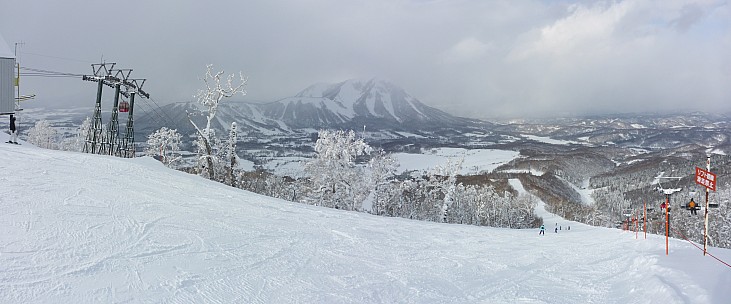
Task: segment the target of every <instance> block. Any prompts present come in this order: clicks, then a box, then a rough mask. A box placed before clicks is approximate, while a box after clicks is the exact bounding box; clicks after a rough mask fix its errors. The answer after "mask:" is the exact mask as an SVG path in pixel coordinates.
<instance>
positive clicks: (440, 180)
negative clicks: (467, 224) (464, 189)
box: [430, 158, 464, 222]
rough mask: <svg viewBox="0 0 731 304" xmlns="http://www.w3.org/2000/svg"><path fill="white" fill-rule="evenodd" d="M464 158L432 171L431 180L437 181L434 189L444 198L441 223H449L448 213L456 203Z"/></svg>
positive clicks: (449, 161) (448, 162)
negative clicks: (455, 193)
mask: <svg viewBox="0 0 731 304" xmlns="http://www.w3.org/2000/svg"><path fill="white" fill-rule="evenodd" d="M463 162H464V158H461V159H458V160H456V161H453V160H452V159H450V160H448V161H447V164H446V165H445V166H437V167H436V168H435V169H434V170H432V178H430V180H433V181H435V182H436V183H435V184H434V187H436V188H437V189H438V190H439V191H441V194H442V196H443V199H442V203H441V208H440V209H441V221H442V222H447V212H449V208H450V206H451V205H452V203H453V202H454V192H455V190H456V186H457V185H456V183H457V173H459V171H460V170H461V169H462V163H463Z"/></svg>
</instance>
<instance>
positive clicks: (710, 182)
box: [695, 167, 716, 191]
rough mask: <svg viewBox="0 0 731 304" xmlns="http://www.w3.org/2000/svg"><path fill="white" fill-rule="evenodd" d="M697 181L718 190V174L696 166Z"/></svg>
mask: <svg viewBox="0 0 731 304" xmlns="http://www.w3.org/2000/svg"><path fill="white" fill-rule="evenodd" d="M695 183H696V184H699V185H701V186H704V187H706V188H708V189H711V190H713V191H716V175H715V174H713V173H711V172H708V171H706V170H703V169H701V168H698V167H695Z"/></svg>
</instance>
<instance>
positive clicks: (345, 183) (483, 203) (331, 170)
mask: <svg viewBox="0 0 731 304" xmlns="http://www.w3.org/2000/svg"><path fill="white" fill-rule="evenodd" d="M315 151H316V156H315V158H313V159H312V160H311V161H309V162H307V163H306V164H305V172H306V176H307V177H306V178H302V179H299V180H293V179H288V178H283V177H278V176H274V175H271V174H268V173H265V172H256V173H250V172H246V173H240V175H239V176H240V180H241V182H240V184H239V186H240V187H241V188H243V189H246V190H250V191H253V192H257V193H261V194H264V195H269V196H273V197H278V198H282V199H287V200H291V201H296V202H301V203H305V204H312V205H318V206H324V207H331V208H337V209H344V210H352V211H361V212H368V213H372V214H376V215H381V216H390V217H403V218H409V219H416V220H426V221H434V222H445V223H459V224H470V225H481V226H493V227H509V228H529V227H537V226H540V224H541V222H542V219H541V218H538V217H537V216H536V215H535V213H534V208H535V202H534V201H533V200H532V199H531V197H530V196H519V197H516V196H513V195H511V194H510V193H503V194H502V195H500V194H498V193H497V192H496V191H495V190H494V189H493V188H492V187H482V186H472V185H471V186H464V185H462V184H457V183H456V177H457V172H459V170H460V169H461V164H462V161H461V160H458V161H450V162H448V163H447V164H446V165H445V166H440V167H437V168H435V169H434V170H432V171H431V172H430V173H429V174H427V175H424V176H418V177H410V178H405V179H399V178H397V176H396V174H395V173H396V169H397V167H396V162H395V161H394V160H393V159H392V158H390V157H389V156H388V155H387V154H385V153H384V152H383V151H382V150H379V151H374V149H373V148H371V147H370V146H369V145H368V144H367V143H365V142H364V141H363V140H362V139H360V138H357V137H356V135H355V133H354V132H353V131H348V132H345V131H328V130H322V131H320V132H319V133H318V140H317V143H316V144H315ZM358 160H360V161H358Z"/></svg>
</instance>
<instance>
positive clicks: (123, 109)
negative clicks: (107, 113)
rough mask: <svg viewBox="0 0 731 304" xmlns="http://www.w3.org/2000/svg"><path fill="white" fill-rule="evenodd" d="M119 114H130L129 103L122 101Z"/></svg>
mask: <svg viewBox="0 0 731 304" xmlns="http://www.w3.org/2000/svg"><path fill="white" fill-rule="evenodd" d="M119 112H123V113H127V112H129V102H126V101H122V102H120V103H119Z"/></svg>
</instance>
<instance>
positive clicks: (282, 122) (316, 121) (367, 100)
mask: <svg viewBox="0 0 731 304" xmlns="http://www.w3.org/2000/svg"><path fill="white" fill-rule="evenodd" d="M162 110H163V111H164V112H165V113H167V115H168V116H170V117H176V119H175V120H177V121H180V120H179V119H178V118H184V115H187V114H185V113H186V112H188V113H191V114H192V115H193V117H194V119H195V120H200V119H202V118H203V112H202V111H203V110H204V109H203V108H202V107H201V106H200V105H199V104H198V103H196V102H182V103H173V104H168V105H164V106H162ZM145 120H146V119H144V118H141V119H140V121H145ZM184 120H187V119H184ZM184 120H183V121H182V122H181V123H180V125H179V126H175V127H177V128H178V130H179V131H182V132H187V131H192V130H189V129H191V128H190V126H186V125H189V124H188V123H187V121H184ZM150 121H154V120H150ZM231 122H237V124H239V128H240V129H241V130H244V131H249V132H254V133H265V134H271V132H275V133H287V132H292V131H296V130H302V129H322V128H325V129H327V128H340V129H355V130H359V129H362V128H363V127H366V128H368V129H369V130H391V131H394V130H395V131H406V132H413V131H418V130H423V129H432V130H433V129H439V128H461V127H466V126H474V125H483V124H488V123H485V122H481V121H479V120H474V119H468V118H461V117H456V116H452V115H450V114H448V113H445V112H443V111H441V110H438V109H435V108H432V107H429V106H426V105H424V104H423V103H421V102H420V101H419V100H418V99H416V98H415V97H413V96H411V95H410V94H408V93H407V92H406V91H405V90H404V89H402V88H400V87H398V86H396V85H394V84H392V83H390V82H387V81H384V80H379V79H370V80H357V79H352V80H346V81H343V82H339V83H335V84H324V83H319V84H314V85H311V86H309V87H307V88H306V89H304V90H302V91H300V92H299V93H297V94H295V95H294V96H292V97H287V98H283V99H280V100H277V101H274V102H268V103H248V102H226V101H224V102H222V103H221V104H220V105H219V108H218V111H217V114H216V121H214V122H213V127H214V128H215V129H217V130H221V131H223V130H228V129H229V125H230V123H231ZM139 127H143V128H148V127H149V129H150V130H149V131H152V130H154V129H157V128H159V127H155V126H139Z"/></svg>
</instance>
